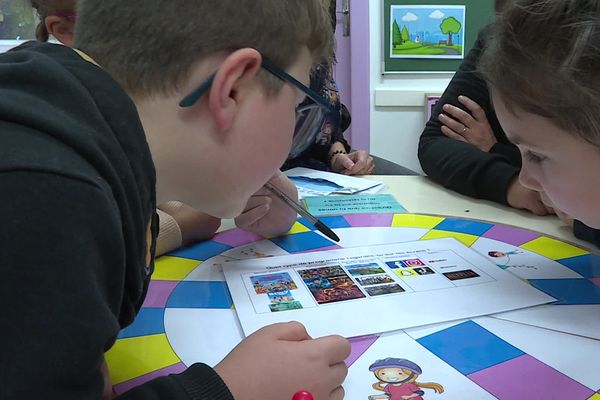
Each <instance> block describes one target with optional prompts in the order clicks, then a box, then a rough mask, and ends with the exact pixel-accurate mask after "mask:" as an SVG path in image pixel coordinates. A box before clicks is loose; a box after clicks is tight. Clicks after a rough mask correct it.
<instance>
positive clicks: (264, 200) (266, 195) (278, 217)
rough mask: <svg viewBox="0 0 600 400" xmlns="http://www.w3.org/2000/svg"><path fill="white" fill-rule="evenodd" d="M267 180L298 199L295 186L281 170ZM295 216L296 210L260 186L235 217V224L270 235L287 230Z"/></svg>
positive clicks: (246, 229)
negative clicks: (244, 207) (240, 212)
mask: <svg viewBox="0 0 600 400" xmlns="http://www.w3.org/2000/svg"><path fill="white" fill-rule="evenodd" d="M269 182H270V183H272V184H273V186H276V187H277V188H278V189H280V190H281V191H283V192H284V193H285V194H287V195H288V197H290V198H292V199H294V200H296V201H297V200H298V190H297V189H296V186H295V185H294V184H293V183H292V181H291V180H290V179H289V178H288V177H287V176H285V175H284V174H283V173H282V172H281V171H277V173H276V174H275V175H274V176H273V177H272V178H271V179H270V180H269ZM296 216H297V214H296V211H294V210H292V209H291V208H290V207H289V206H288V205H286V204H285V203H284V202H283V201H281V200H280V199H278V198H276V197H275V196H274V195H273V194H272V193H271V192H269V191H268V190H267V189H265V188H261V189H260V190H259V191H258V192H256V193H255V194H254V195H253V196H252V197H250V199H249V200H248V203H246V209H245V210H244V212H243V213H242V214H241V215H239V216H238V217H236V218H235V224H236V225H237V226H238V227H239V228H241V229H243V230H245V231H249V232H254V233H257V234H259V235H261V236H265V237H272V236H277V235H282V234H284V233H286V232H288V231H289V230H290V228H291V227H292V225H293V224H294V221H296Z"/></svg>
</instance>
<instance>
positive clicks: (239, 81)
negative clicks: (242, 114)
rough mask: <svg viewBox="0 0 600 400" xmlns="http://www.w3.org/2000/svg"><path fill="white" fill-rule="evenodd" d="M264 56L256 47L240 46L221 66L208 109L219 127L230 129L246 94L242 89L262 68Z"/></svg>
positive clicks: (211, 92)
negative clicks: (243, 47) (240, 102)
mask: <svg viewBox="0 0 600 400" xmlns="http://www.w3.org/2000/svg"><path fill="white" fill-rule="evenodd" d="M261 61H262V56H261V55H260V53H259V52H258V51H257V50H255V49H250V48H246V49H240V50H237V51H235V52H233V53H231V54H230V55H229V56H228V57H227V58H226V59H225V61H224V62H223V63H222V64H221V66H220V67H219V70H218V72H217V74H216V75H215V79H214V80H213V83H212V85H211V88H210V91H209V98H208V108H209V110H210V112H211V114H212V116H213V118H214V120H215V124H216V127H217V129H219V130H220V131H226V130H229V129H230V128H231V126H232V125H233V121H234V120H235V116H236V113H237V111H238V109H239V108H238V107H239V101H240V99H241V97H242V96H243V95H244V93H241V91H240V90H243V89H244V88H246V87H248V86H247V85H245V84H246V83H248V82H250V81H251V80H252V79H254V78H255V77H256V75H257V74H258V72H259V71H260V68H261Z"/></svg>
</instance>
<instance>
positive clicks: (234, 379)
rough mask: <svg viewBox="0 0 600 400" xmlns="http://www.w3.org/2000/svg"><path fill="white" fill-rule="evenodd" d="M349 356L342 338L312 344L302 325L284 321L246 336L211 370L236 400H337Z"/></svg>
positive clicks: (323, 339)
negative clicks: (310, 399)
mask: <svg viewBox="0 0 600 400" xmlns="http://www.w3.org/2000/svg"><path fill="white" fill-rule="evenodd" d="M349 355H350V344H349V343H348V341H347V340H346V339H344V338H342V337H339V336H327V337H323V338H319V339H311V338H310V336H309V335H308V333H307V332H306V330H305V329H304V327H303V326H302V325H301V324H299V323H298V322H289V323H283V324H275V325H270V326H267V327H265V328H263V329H260V330H259V331H257V332H255V333H254V334H252V335H250V336H248V337H247V338H246V339H245V340H243V341H242V343H240V344H239V345H238V346H237V347H236V348H235V349H233V351H232V352H231V353H229V355H227V357H225V359H224V360H223V361H221V362H220V363H219V364H218V365H217V366H216V367H215V370H216V371H217V372H218V373H219V375H220V376H221V377H222V378H223V380H224V381H225V383H226V384H227V386H228V387H229V389H230V390H231V393H232V394H233V396H234V397H235V399H236V400H254V399H260V400H282V399H291V398H292V396H293V395H294V393H296V392H297V391H299V390H305V391H308V392H310V393H312V395H313V396H314V398H315V399H317V400H341V399H342V398H343V396H344V391H343V389H342V387H341V385H342V383H343V381H344V379H345V377H346V374H347V372H348V369H347V367H346V364H344V360H345V359H346V358H347V357H348V356H349Z"/></svg>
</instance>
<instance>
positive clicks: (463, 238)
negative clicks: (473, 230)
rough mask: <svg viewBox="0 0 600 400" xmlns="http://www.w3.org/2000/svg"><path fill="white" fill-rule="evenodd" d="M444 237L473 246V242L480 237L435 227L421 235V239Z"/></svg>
mask: <svg viewBox="0 0 600 400" xmlns="http://www.w3.org/2000/svg"><path fill="white" fill-rule="evenodd" d="M443 238H454V239H456V240H458V241H459V242H461V243H462V244H464V245H465V246H467V247H471V245H472V244H473V243H475V241H476V240H477V239H478V237H477V236H475V235H469V234H468V233H458V232H450V231H437V230H435V229H433V230H431V231H429V232H427V233H426V234H425V235H423V236H422V237H421V239H420V240H426V239H443Z"/></svg>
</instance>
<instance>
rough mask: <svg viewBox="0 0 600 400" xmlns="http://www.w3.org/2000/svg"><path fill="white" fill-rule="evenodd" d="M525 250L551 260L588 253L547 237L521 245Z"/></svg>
mask: <svg viewBox="0 0 600 400" xmlns="http://www.w3.org/2000/svg"><path fill="white" fill-rule="evenodd" d="M521 247H522V248H524V249H525V250H529V251H533V252H534V253H538V254H540V255H542V256H544V257H548V258H550V259H552V260H560V259H562V258H570V257H577V256H582V255H585V254H589V252H587V251H585V250H583V249H580V248H579V247H575V246H573V245H572V244H569V243H565V242H561V241H560V240H556V239H552V238H549V237H545V236H542V237H539V238H537V239H534V240H532V241H531V242H527V243H525V244H523V245H521Z"/></svg>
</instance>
